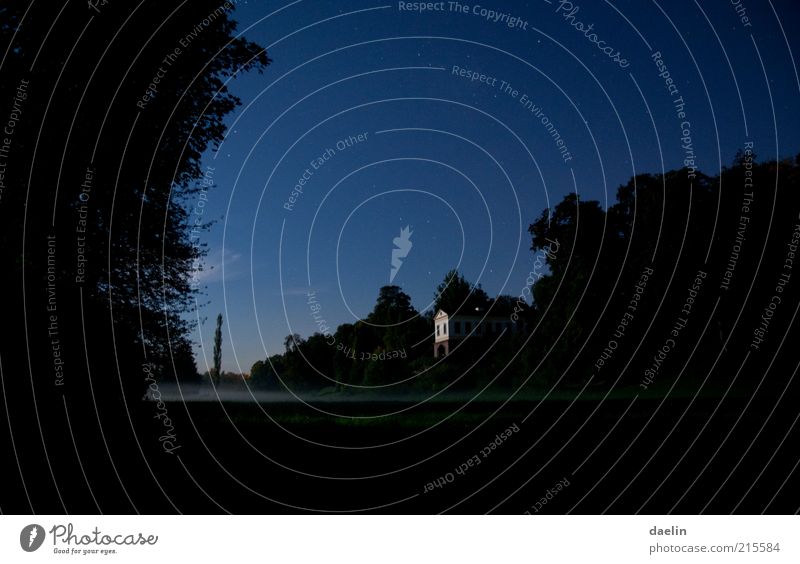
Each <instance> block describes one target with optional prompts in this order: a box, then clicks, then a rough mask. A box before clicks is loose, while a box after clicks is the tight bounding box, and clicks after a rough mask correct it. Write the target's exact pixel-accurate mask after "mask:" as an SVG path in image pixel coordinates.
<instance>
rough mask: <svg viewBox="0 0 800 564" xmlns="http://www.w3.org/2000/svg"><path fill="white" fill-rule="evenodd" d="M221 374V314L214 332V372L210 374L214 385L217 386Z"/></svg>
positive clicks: (218, 316)
mask: <svg viewBox="0 0 800 564" xmlns="http://www.w3.org/2000/svg"><path fill="white" fill-rule="evenodd" d="M221 374H222V314H221V313H220V314H218V315H217V327H216V329H215V330H214V371H213V372H212V374H211V377H212V379H213V380H214V385H217V384H219V378H220V375H221Z"/></svg>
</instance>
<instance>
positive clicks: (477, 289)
mask: <svg viewBox="0 0 800 564" xmlns="http://www.w3.org/2000/svg"><path fill="white" fill-rule="evenodd" d="M433 297H434V310H435V311H439V310H440V309H441V310H444V311H445V312H447V313H449V314H450V315H455V314H457V313H461V314H468V313H472V314H474V313H475V311H476V309H477V310H479V311H485V309H486V308H487V307H488V305H489V296H488V295H487V294H486V292H484V290H483V288H481V285H480V284H478V285H477V286H473V285H472V284H471V283H469V282H467V279H466V278H464V276H463V275H461V274H460V273H459V272H458V270H456V269H453V270H450V271H449V272H448V273H447V274H445V277H444V280H443V281H442V282H441V283H440V284H439V286H437V287H436V293H435V294H434V296H433Z"/></svg>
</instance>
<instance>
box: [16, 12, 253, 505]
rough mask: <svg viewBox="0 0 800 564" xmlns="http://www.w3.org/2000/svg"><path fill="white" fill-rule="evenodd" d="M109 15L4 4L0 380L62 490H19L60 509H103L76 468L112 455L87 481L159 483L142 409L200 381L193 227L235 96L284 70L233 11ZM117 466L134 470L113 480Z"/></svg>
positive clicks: (20, 427)
mask: <svg viewBox="0 0 800 564" xmlns="http://www.w3.org/2000/svg"><path fill="white" fill-rule="evenodd" d="M94 5H95V6H96V8H92V7H91V3H90V6H87V3H86V2H68V3H66V4H65V5H62V4H59V5H58V6H51V5H48V4H46V3H42V4H40V3H36V4H31V3H30V2H23V1H18V0H10V1H8V2H3V3H2V5H0V53H3V59H2V68H0V72H2V80H0V118H2V123H3V125H4V126H5V124H6V122H7V121H8V120H11V119H12V117H13V127H12V128H11V129H10V130H9V131H10V133H8V132H7V133H6V134H5V135H3V136H2V137H4V138H7V139H8V141H9V143H6V144H4V145H5V152H4V153H3V155H2V159H0V161H1V162H0V166H2V171H0V172H2V175H3V176H2V186H3V188H2V198H1V199H0V223H2V225H3V229H2V230H0V252H2V255H3V257H2V258H3V265H4V269H3V301H4V306H3V313H4V326H5V327H11V328H13V330H11V331H9V332H8V334H5V335H4V338H3V339H2V342H1V343H0V367H1V369H2V378H3V386H4V387H3V394H4V396H5V397H6V398H13V400H11V405H10V406H9V408H10V409H13V410H14V411H15V417H14V418H13V421H14V428H13V431H14V432H15V433H16V434H19V433H21V432H23V433H24V434H25V435H27V436H29V437H34V436H35V437H41V436H44V437H47V438H48V442H47V444H46V445H45V444H42V441H41V440H39V441H34V442H33V443H32V444H28V445H27V446H26V448H25V449H24V450H23V451H22V452H21V454H20V456H21V459H20V464H21V467H22V468H23V473H24V472H29V473H30V475H31V476H35V475H36V474H37V472H44V473H45V474H47V475H48V476H47V479H46V480H45V481H43V482H42V484H45V485H46V484H48V483H49V484H50V485H51V486H50V487H45V486H43V487H40V488H37V489H35V490H25V488H18V489H14V488H10V487H9V490H13V491H15V492H16V493H18V494H19V495H20V496H22V495H23V494H25V495H30V496H31V501H32V502H34V503H35V502H36V501H37V500H40V501H42V502H43V503H44V506H46V507H50V508H51V509H52V510H53V511H60V510H61V509H60V506H59V503H60V502H59V501H58V500H60V499H61V496H63V497H64V500H63V503H64V504H65V506H69V507H71V508H75V507H84V508H85V509H86V510H93V511H96V508H93V507H92V506H91V504H90V505H89V506H86V505H85V503H87V502H89V503H91V501H90V500H91V499H92V497H91V496H89V495H88V493H87V491H86V490H85V488H82V487H80V484H81V483H83V481H78V482H77V483H76V482H75V480H73V478H74V477H75V476H78V475H80V474H79V473H78V472H77V470H76V467H75V464H76V463H77V460H76V454H75V452H87V449H89V448H90V449H91V452H93V453H95V454H98V462H97V463H96V464H94V465H92V466H91V467H89V468H87V469H86V472H87V473H88V474H89V476H88V478H89V479H92V478H93V477H96V476H97V475H103V476H106V477H103V478H102V479H96V480H92V483H93V484H95V483H97V484H99V483H105V482H108V480H107V476H114V475H115V474H114V472H115V471H119V472H130V473H133V474H135V475H136V476H137V477H138V478H139V479H141V480H145V479H146V478H147V479H151V480H152V475H151V474H149V473H148V470H147V466H145V465H144V464H143V460H142V459H141V457H140V456H137V455H136V453H138V452H140V451H141V446H137V445H141V444H153V443H154V442H155V444H156V445H157V444H158V442H157V441H154V440H151V434H153V435H155V437H158V436H159V435H158V434H157V433H160V432H162V429H161V428H160V427H159V425H160V424H161V422H160V421H159V420H155V421H154V420H153V414H152V413H146V410H147V409H151V406H149V405H142V403H141V402H139V401H138V400H139V399H140V398H141V397H142V395H143V394H144V392H145V390H146V389H147V386H148V379H147V378H148V376H149V375H151V374H162V375H165V376H166V378H168V379H173V378H176V377H177V378H182V377H192V376H193V375H195V374H196V367H195V364H194V360H193V356H192V351H191V344H190V341H189V331H190V329H191V327H190V324H189V322H188V321H187V319H189V318H190V316H188V315H186V314H187V312H189V311H191V310H192V309H193V308H194V304H195V300H196V299H198V298H199V299H200V300H201V301H202V296H198V293H197V291H196V289H195V288H193V285H192V279H191V276H192V272H193V271H194V269H195V267H196V265H197V264H198V262H202V256H203V254H204V248H203V247H202V246H201V245H199V244H197V241H198V240H199V239H198V238H197V237H193V235H196V234H197V233H198V232H199V231H202V229H203V228H204V227H207V224H208V221H209V220H210V219H211V218H207V217H204V218H202V220H201V221H199V222H198V221H197V217H195V215H193V214H192V210H193V208H194V207H195V204H196V200H197V197H198V193H199V191H200V190H201V187H202V185H201V180H202V179H203V170H202V168H201V157H202V155H203V154H204V153H205V152H207V150H209V149H211V148H213V147H214V146H215V145H216V144H218V143H219V142H220V140H221V139H222V136H223V134H224V131H225V125H224V121H223V120H224V119H225V117H226V116H227V115H228V114H229V113H230V112H231V111H232V110H233V109H234V108H235V107H236V106H237V105H238V104H239V100H238V99H237V98H236V97H235V96H233V95H232V94H231V93H230V92H229V91H228V88H227V86H226V85H225V81H226V80H228V79H229V78H231V77H233V76H234V75H236V74H239V73H243V72H247V71H250V70H259V71H260V70H261V69H263V68H264V67H265V66H266V65H267V64H268V63H269V60H268V58H267V55H266V53H265V52H264V51H263V49H262V48H261V47H260V46H258V45H256V44H253V43H251V42H249V41H246V40H244V39H242V38H237V37H236V24H235V23H234V21H233V20H232V19H231V17H230V14H231V9H232V5H223V4H222V3H220V2H219V1H218V0H198V1H193V2H190V3H181V2H177V1H171V0H167V1H159V2H155V1H145V2H143V3H141V4H138V3H125V2H108V3H105V2H103V3H100V2H98V3H94ZM62 6H63V10H62ZM202 188H203V189H207V186H205V187H202ZM210 193H212V194H213V190H211V191H210ZM211 197H213V196H211ZM193 230H194V231H193ZM7 404H8V402H7ZM67 417H69V421H68V420H67ZM140 417H141V418H142V419H141V422H140V421H139V418H140ZM4 419H5V418H4ZM101 421H102V427H101V424H100V422H101ZM70 433H71V434H70ZM112 438H113V440H112ZM140 438H141V443H138V441H139V440H140ZM73 440H74V441H76V442H77V444H74V443H73ZM87 445H91V446H90V447H89V446H87ZM61 447H63V449H64V451H63V452H62V451H61V450H60V449H61ZM46 449H47V450H46ZM106 449H108V452H106ZM100 453H102V456H99V454H100ZM112 455H113V457H114V460H122V461H124V460H130V463H129V464H125V463H120V465H119V466H120V467H117V468H114V467H112V466H111V464H110V462H109V461H110V460H111V458H112ZM50 469H52V470H50ZM73 471H74V472H73ZM59 474H63V475H64V476H65V478H64V480H67V481H69V482H70V483H69V486H70V488H66V489H65V486H66V485H67V484H64V483H59V482H58V476H59ZM54 477H55V478H54ZM129 482H130V483H136V482H135V480H130V481H129ZM114 483H115V482H114V481H111V482H109V486H108V487H109V488H112V489H113V488H114ZM56 485H59V486H60V491H61V493H60V495H58V494H57V493H56V492H55V491H54V489H53V488H54V487H55V486H56ZM117 487H119V486H118V485H117ZM142 487H143V488H155V487H156V486H155V484H153V483H150V484H149V485H145V484H144V483H143V485H142ZM67 498H69V499H67ZM111 499H121V498H120V497H119V496H118V495H116V494H115V495H113V496H111ZM122 499H124V498H122ZM70 501H71V502H73V503H72V505H69V502H70ZM54 502H55V503H56V505H53V503H54ZM105 509H107V507H106V508H104V510H105ZM118 509H119V510H120V511H130V510H131V508H130V507H120V508H118Z"/></svg>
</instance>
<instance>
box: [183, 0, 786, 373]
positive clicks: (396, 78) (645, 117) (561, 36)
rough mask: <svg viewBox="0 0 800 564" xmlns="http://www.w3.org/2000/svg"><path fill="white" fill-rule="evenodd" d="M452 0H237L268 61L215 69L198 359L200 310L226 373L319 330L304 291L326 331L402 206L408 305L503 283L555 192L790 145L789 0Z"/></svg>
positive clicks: (402, 279)
mask: <svg viewBox="0 0 800 564" xmlns="http://www.w3.org/2000/svg"><path fill="white" fill-rule="evenodd" d="M337 6H338V7H337ZM344 6H346V7H344ZM459 6H460V8H459V7H458V6H457V3H455V2H440V3H435V4H431V5H430V7H432V9H431V10H426V11H424V12H420V11H419V10H415V9H414V4H413V3H409V2H406V3H403V2H399V3H398V2H395V3H392V4H387V3H380V2H370V1H366V0H363V1H362V0H356V1H349V2H346V3H345V2H338V3H328V2H324V3H323V2H305V1H296V2H292V3H288V4H283V3H279V2H249V3H247V2H238V3H237V7H236V10H235V12H234V18H235V19H236V20H238V22H239V31H240V32H242V33H243V34H244V35H245V36H246V37H247V38H248V39H250V40H252V41H256V42H257V43H259V44H260V45H262V46H264V47H266V49H267V51H268V53H269V56H270V58H271V59H272V60H273V63H272V64H271V65H270V66H269V67H268V68H267V70H266V71H265V72H264V73H263V74H257V73H248V74H244V75H243V76H241V77H240V78H236V79H234V80H233V81H232V82H231V84H230V87H231V89H232V91H233V92H234V93H235V94H236V95H237V96H239V97H240V98H241V100H242V106H241V107H240V108H239V109H238V110H237V111H236V112H234V114H233V116H232V117H231V119H230V120H229V130H228V133H227V137H226V140H225V141H224V143H222V145H221V146H220V147H219V148H218V151H210V152H209V153H208V154H207V155H206V158H205V161H204V166H205V167H208V168H207V169H206V175H207V177H208V178H210V179H212V180H213V182H214V184H215V187H214V188H213V189H212V190H210V191H209V192H208V195H207V201H204V204H205V205H204V207H203V208H202V211H203V214H204V216H205V217H206V218H214V219H217V220H218V222H217V223H216V225H215V226H214V227H213V228H212V230H211V231H210V232H208V233H205V234H204V235H203V237H202V241H203V242H204V243H207V244H208V248H209V256H208V259H207V265H208V267H213V268H209V269H207V270H205V271H204V272H202V273H201V274H200V281H201V282H202V284H203V285H204V287H205V292H206V295H205V296H202V297H201V298H200V299H199V300H198V303H199V304H205V302H209V303H208V304H206V305H202V306H201V307H199V309H198V311H197V318H200V319H203V318H208V320H207V321H205V322H204V323H202V324H201V325H200V331H199V333H197V334H196V335H195V338H196V339H197V341H198V342H199V343H201V344H200V345H199V346H198V348H197V353H198V368H199V369H200V371H201V372H203V371H205V370H207V369H208V366H209V365H210V364H211V343H212V338H213V320H214V318H215V317H216V314H217V313H218V312H222V313H223V315H224V317H225V320H226V321H225V331H224V333H223V334H224V346H223V367H224V369H226V370H232V371H244V372H247V371H249V369H250V366H251V364H252V363H253V362H254V361H256V360H259V359H264V358H265V357H266V356H268V355H271V354H274V353H277V352H282V351H283V339H284V337H285V336H286V335H287V334H290V333H300V334H301V335H303V336H308V335H310V334H311V333H313V332H314V331H316V330H319V329H320V326H319V325H318V322H315V320H314V318H313V317H312V315H311V310H310V308H309V306H308V304H307V301H308V298H307V294H308V292H309V291H313V292H315V296H316V301H317V302H318V303H319V304H321V307H322V309H321V318H322V319H323V320H324V322H325V324H326V325H327V327H328V328H329V329H330V330H331V331H335V329H336V326H337V325H339V324H341V323H346V322H354V321H355V320H357V319H359V318H361V317H364V316H365V315H366V314H367V313H368V312H369V311H370V310H371V309H372V307H373V305H374V303H375V299H376V297H377V294H378V289H379V288H380V287H381V286H383V285H386V284H388V283H389V280H390V273H391V259H392V249H393V248H395V245H394V244H393V240H394V239H395V238H396V237H398V236H399V235H400V231H401V229H402V228H404V227H406V226H409V227H410V231H411V232H412V234H411V236H410V241H411V243H412V245H411V247H410V249H409V250H408V253H407V256H406V257H405V258H403V259H402V266H401V268H400V269H399V270H398V271H397V274H396V276H395V278H394V280H393V283H394V284H397V285H399V286H401V287H402V289H403V291H405V292H406V293H408V294H409V295H410V296H411V298H412V300H413V304H414V306H415V307H416V308H417V309H418V310H420V311H425V310H426V309H428V308H430V307H431V302H432V299H433V293H434V291H435V288H436V286H437V284H439V283H440V282H441V281H442V279H443V278H444V275H445V273H446V272H447V271H448V270H450V269H451V268H458V269H459V270H460V271H461V272H462V273H463V274H464V275H465V276H466V278H467V279H468V280H470V281H471V282H474V283H480V284H481V285H482V286H483V288H484V289H485V290H486V291H487V292H488V293H489V295H490V296H494V295H497V294H501V293H502V294H511V295H514V296H517V295H519V293H520V291H521V289H522V288H523V287H524V286H525V279H526V277H527V276H528V273H529V272H530V271H531V269H532V267H533V259H534V256H533V253H532V252H531V251H530V236H529V235H528V233H527V227H528V225H529V224H530V223H531V222H532V221H534V220H535V219H536V218H537V217H538V216H539V215H540V214H541V213H542V211H543V210H544V209H546V208H547V207H548V206H550V205H553V206H554V205H555V204H557V203H558V202H559V201H560V200H561V199H562V197H563V196H564V195H565V194H567V193H569V192H572V191H576V192H578V194H580V195H581V197H582V198H584V199H596V200H599V201H600V202H601V204H602V205H603V206H604V207H605V206H606V205H609V204H611V203H613V200H614V197H615V194H616V189H617V187H618V186H619V185H620V184H623V183H626V182H627V180H628V179H629V178H630V177H631V176H633V175H635V174H641V173H656V174H657V173H660V172H661V171H662V170H670V169H674V168H680V167H681V166H683V165H684V161H685V159H686V158H693V159H694V162H693V164H694V166H696V167H697V168H698V169H699V170H702V171H704V172H706V173H709V174H716V173H717V172H718V171H719V169H720V167H722V166H726V165H729V164H730V163H731V161H732V159H733V157H734V155H735V153H736V151H737V149H739V148H741V147H743V146H744V144H745V143H746V142H748V141H751V142H753V143H754V147H755V151H756V153H757V155H758V158H759V160H766V159H774V158H783V157H793V156H794V155H795V154H796V153H798V151H800V111H798V110H800V108H798V107H797V99H798V98H797V94H798V92H800V81H798V75H797V70H796V66H795V61H793V60H792V58H791V56H790V52H789V47H791V49H792V50H797V48H798V46H799V45H798V43H799V42H798V39H797V36H796V33H795V31H796V27H797V21H798V12H799V11H800V10H798V5H797V4H796V3H795V2H791V1H785V2H773V3H770V2H767V1H764V2H761V1H759V2H755V1H754V0H749V1H747V2H746V3H745V2H743V3H741V4H739V9H738V11H737V6H735V5H733V4H732V3H731V2H730V1H729V0H724V1H723V0H719V1H715V2H702V3H701V2H669V3H666V2H644V1H641V0H636V1H631V2H613V3H612V2H588V1H587V2H581V3H579V2H573V3H571V6H570V3H569V2H557V1H553V2H549V1H546V0H540V1H534V2H525V3H522V2H488V1H487V2H482V3H480V4H476V3H464V4H459ZM464 7H465V8H464ZM404 8H407V9H404ZM576 8H578V10H577V11H575V9H576ZM743 9H744V10H743ZM464 10H466V11H464ZM488 10H493V11H494V12H496V13H497V15H496V16H494V17H492V15H491V14H490V13H488V12H487V11H488ZM743 17H746V18H747V19H746V20H744V21H743ZM494 19H497V21H494ZM592 24H593V25H592ZM589 26H592V27H591V29H588V30H587V28H588V27H589ZM604 49H605V51H604ZM659 53H660V55H659ZM665 72H668V73H669V78H670V79H671V81H672V82H671V83H667V81H666V78H667V75H666V74H665ZM481 75H483V76H481ZM660 75H663V76H660ZM473 79H474V80H473ZM670 86H671V90H670V89H669V88H670ZM681 99H682V104H681ZM679 110H680V111H681V112H683V114H684V115H679V114H678V111H679ZM548 124H552V125H548ZM554 130H555V131H557V134H558V135H559V136H560V140H561V141H560V142H559V143H557V138H554ZM686 133H688V136H689V137H690V138H691V139H690V141H689V143H686V142H685V139H684V140H683V141H682V138H684V137H685V134H686ZM565 147H566V149H565ZM301 181H302V183H303V185H302V186H300V189H301V190H302V192H300V191H297V190H295V186H296V185H298V183H300V182H301ZM293 191H294V193H293ZM198 198H199V196H198ZM198 201H199V199H198ZM206 202H207V203H206ZM197 203H198V202H189V206H190V207H192V209H194V210H198V209H200V208H197V207H195V206H196V204H197Z"/></svg>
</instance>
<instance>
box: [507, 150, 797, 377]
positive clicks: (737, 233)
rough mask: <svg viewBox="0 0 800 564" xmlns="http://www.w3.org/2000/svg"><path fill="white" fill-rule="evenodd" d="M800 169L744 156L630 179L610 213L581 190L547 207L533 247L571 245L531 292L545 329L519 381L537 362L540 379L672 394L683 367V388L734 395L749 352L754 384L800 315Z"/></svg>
mask: <svg viewBox="0 0 800 564" xmlns="http://www.w3.org/2000/svg"><path fill="white" fill-rule="evenodd" d="M798 162H800V160H799V159H785V160H781V161H779V162H776V161H767V162H757V161H756V159H755V155H754V154H753V153H752V152H751V151H740V152H739V153H738V154H737V156H736V158H735V160H734V162H733V163H732V165H731V166H729V167H725V168H723V170H722V172H721V174H719V175H717V176H707V175H704V174H699V173H698V174H697V175H696V177H695V178H693V179H692V178H689V174H688V173H689V171H688V170H687V169H683V170H674V171H670V172H667V173H666V174H665V175H664V176H663V177H662V176H661V175H655V174H644V175H640V176H637V177H636V178H632V179H631V180H630V181H629V182H628V183H627V184H625V185H624V186H621V187H620V188H619V189H618V190H617V195H616V202H615V203H614V204H613V205H612V206H611V207H609V208H608V210H603V209H602V208H601V206H600V204H599V203H598V202H596V201H583V200H580V199H579V198H578V197H577V196H576V195H575V194H570V195H568V196H566V197H565V198H564V199H563V200H562V202H560V203H559V204H558V205H557V206H556V207H555V208H554V209H553V210H545V211H544V212H543V213H542V215H541V216H540V217H539V218H538V219H537V221H536V222H534V223H533V224H532V225H531V226H530V232H531V234H532V242H533V250H534V251H537V250H540V249H542V248H544V247H546V246H547V244H548V243H547V241H549V240H558V241H559V242H560V243H561V249H560V251H559V253H558V254H556V255H552V256H549V257H548V259H547V261H548V266H549V269H550V273H549V274H548V275H547V276H545V277H543V278H541V279H540V280H539V281H538V282H537V283H536V285H535V286H534V288H533V296H534V300H535V304H536V309H537V312H538V314H539V315H540V316H541V325H540V326H539V327H538V328H537V330H536V333H535V338H534V339H532V340H531V343H530V344H529V346H528V347H526V351H525V355H524V356H525V358H526V362H525V366H524V369H523V370H521V371H520V373H519V376H520V377H526V375H528V374H530V373H531V372H532V371H533V370H534V368H536V367H537V366H538V370H537V375H538V377H537V376H534V380H536V379H537V378H538V379H539V380H543V381H544V383H551V382H555V381H558V380H559V379H561V382H563V383H564V384H567V385H572V386H582V385H584V384H586V383H587V382H588V383H593V384H599V385H603V386H609V385H611V384H612V383H614V382H619V383H620V384H623V385H625V384H627V385H633V386H638V387H639V389H641V390H645V389H652V388H653V387H654V386H655V387H660V389H662V390H663V389H668V387H670V386H671V385H672V384H673V383H675V382H676V381H678V380H677V379H678V377H679V375H680V374H681V372H683V374H682V375H681V377H680V378H681V380H680V382H682V385H685V386H689V387H692V388H697V387H699V384H700V382H701V380H702V379H703V378H704V377H705V376H706V375H709V379H708V382H707V385H709V386H712V387H715V386H716V387H717V388H720V387H722V388H724V387H725V386H727V383H728V382H729V381H730V380H731V379H732V378H733V375H734V374H735V373H736V372H737V371H738V369H739V368H740V367H741V366H742V362H743V361H744V359H745V356H746V355H747V354H748V351H749V354H750V358H749V359H748V362H749V365H747V366H746V367H745V369H744V374H745V376H744V377H743V379H744V380H747V379H748V378H750V381H751V383H752V381H753V379H755V378H756V376H755V374H763V369H764V368H765V359H766V361H769V360H771V359H772V357H773V355H774V354H775V352H776V351H777V350H778V347H779V345H780V343H781V341H782V339H783V337H784V335H786V334H787V332H788V331H789V330H790V324H791V318H792V316H793V314H794V311H795V308H796V306H797V296H798V292H797V287H798V284H800V280H798V279H796V278H797V275H796V274H793V273H792V268H791V265H792V264H793V263H792V262H791V261H792V260H794V259H793V253H794V251H795V250H796V246H795V245H796V244H797V237H796V236H794V235H793V234H794V233H797V230H798V226H800V218H798V213H800V174H799V173H800V166H799V165H798ZM787 261H789V262H787ZM787 276H788V277H789V278H788V279H786V277H787ZM782 279H784V286H783V287H782V288H781V289H778V288H777V287H778V286H779V285H780V284H781V280H782ZM787 281H788V283H787ZM637 296H638V297H637ZM774 296H778V299H779V300H780V305H779V307H777V308H776V309H775V311H773V312H772V313H770V312H769V311H767V315H768V316H769V318H770V322H769V331H768V333H767V337H766V338H765V339H763V341H762V342H760V343H759V342H758V340H757V339H754V337H757V334H756V332H757V330H758V328H759V327H760V326H762V324H763V320H762V318H763V317H764V316H765V313H764V312H765V308H766V309H769V308H770V302H771V301H773V297H774ZM773 307H774V305H773ZM545 312H547V313H546V315H545ZM791 330H792V331H793V332H792V333H791V334H790V335H795V334H796V332H795V331H794V329H793V328H792V329H791ZM790 338H791V337H790ZM783 353H784V354H786V353H787V351H786V347H785V346H784V349H783ZM789 353H790V352H789ZM777 366H779V365H776V367H777ZM786 376H787V374H785V373H784V374H781V375H775V380H778V379H780V378H784V377H786ZM562 377H563V379H562ZM759 378H760V376H759ZM775 380H773V381H775Z"/></svg>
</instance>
